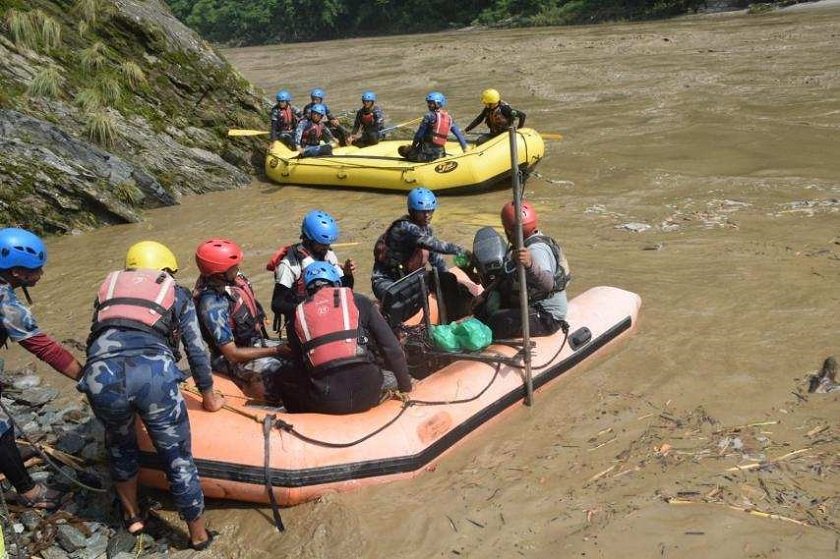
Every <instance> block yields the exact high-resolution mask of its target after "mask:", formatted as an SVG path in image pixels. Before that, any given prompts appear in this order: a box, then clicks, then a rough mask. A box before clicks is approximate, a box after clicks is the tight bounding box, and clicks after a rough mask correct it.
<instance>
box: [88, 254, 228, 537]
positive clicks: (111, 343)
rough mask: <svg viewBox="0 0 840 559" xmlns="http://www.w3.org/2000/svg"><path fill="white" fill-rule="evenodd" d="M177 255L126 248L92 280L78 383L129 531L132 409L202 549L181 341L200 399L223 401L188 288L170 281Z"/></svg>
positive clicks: (136, 510)
mask: <svg viewBox="0 0 840 559" xmlns="http://www.w3.org/2000/svg"><path fill="white" fill-rule="evenodd" d="M177 271H178V263H177V262H176V261H175V256H174V255H173V254H172V252H171V251H170V250H169V249H168V248H166V247H165V246H164V245H162V244H160V243H156V242H154V241H142V242H140V243H137V244H135V245H133V246H132V247H131V248H129V249H128V253H127V254H126V257H125V270H124V271H116V272H111V273H110V274H109V275H108V277H107V278H106V279H105V281H104V282H103V283H102V285H101V286H100V288H99V295H98V296H97V299H96V301H95V303H94V315H93V324H92V326H91V331H90V336H89V337H88V345H87V363H86V364H85V370H84V377H83V378H82V380H81V381H80V382H79V385H78V389H79V390H80V391H81V392H84V393H85V394H87V398H88V401H89V402H90V406H91V408H92V409H93V413H94V414H95V415H96V417H97V419H99V420H100V421H101V422H102V424H103V425H104V426H105V448H106V450H107V453H108V457H109V463H110V468H111V475H112V477H113V478H114V486H115V489H116V492H117V495H118V496H119V498H120V502H121V503H122V508H123V521H124V524H125V528H126V530H128V531H129V533H131V534H138V533H140V532H142V531H143V529H144V522H145V520H144V518H143V516H142V514H141V512H140V507H139V505H138V503H137V474H138V471H139V463H138V455H139V449H138V447H137V431H136V429H135V426H134V423H135V418H136V417H137V416H138V415H139V416H140V419H141V420H142V421H143V424H144V425H145V426H146V430H147V431H148V433H149V436H150V437H151V439H152V441H153V443H154V446H155V449H156V450H157V454H158V456H159V457H160V461H161V464H162V465H163V467H164V470H165V472H166V477H167V479H168V480H169V485H170V493H171V494H172V497H173V499H174V501H175V506H176V507H177V508H178V511H179V512H180V513H181V517H182V518H184V519H185V520H186V522H187V527H188V528H189V532H190V546H191V547H192V548H193V549H204V548H206V547H207V546H208V545H210V542H211V540H212V539H213V535H212V533H211V532H208V531H207V530H206V528H205V526H204V520H203V519H202V517H201V514H202V512H203V510H204V494H203V493H202V490H201V485H200V484H199V479H198V469H197V468H196V465H195V462H194V461H193V457H192V453H191V451H190V422H189V416H188V415H187V406H186V404H185V403H184V398H183V397H182V396H181V391H180V390H179V387H178V385H179V384H180V383H181V381H183V380H184V374H183V372H182V371H181V370H180V369H179V368H178V366H177V362H178V361H179V359H180V357H181V356H180V354H179V353H178V350H179V346H180V344H181V342H183V345H184V349H185V350H186V353H187V361H188V362H189V364H190V370H191V371H192V376H193V378H194V379H195V384H196V386H197V387H198V389H199V391H200V392H201V396H202V406H203V407H204V409H206V410H207V411H211V412H215V411H218V410H220V409H221V408H222V406H223V405H224V399H223V398H222V397H221V396H218V395H216V394H215V393H214V392H213V376H212V373H211V370H210V357H209V356H208V354H207V346H206V345H205V343H204V340H202V338H201V330H200V328H199V325H198V318H197V316H196V312H195V306H194V305H193V300H192V296H191V294H190V292H189V290H187V289H185V288H184V287H181V286H180V285H178V284H176V283H175V279H174V278H173V275H174V274H175V272H177Z"/></svg>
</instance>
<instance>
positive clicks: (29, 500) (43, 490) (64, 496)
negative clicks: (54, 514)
mask: <svg viewBox="0 0 840 559" xmlns="http://www.w3.org/2000/svg"><path fill="white" fill-rule="evenodd" d="M35 488H36V489H37V491H36V492H35V495H34V496H32V497H27V496H26V495H24V494H23V493H18V496H17V500H18V503H20V504H21V505H23V506H24V507H27V508H31V509H43V510H54V509H57V508H58V507H60V506H61V505H63V504H64V503H65V502H67V500H69V499H70V497H71V496H72V493H62V492H61V491H58V490H56V489H50V488H49V487H47V486H46V485H44V484H43V483H39V484H37V485H35Z"/></svg>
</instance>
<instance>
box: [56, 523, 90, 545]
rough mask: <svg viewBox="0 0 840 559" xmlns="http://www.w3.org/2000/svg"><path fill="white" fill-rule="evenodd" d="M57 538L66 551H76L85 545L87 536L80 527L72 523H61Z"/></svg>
mask: <svg viewBox="0 0 840 559" xmlns="http://www.w3.org/2000/svg"><path fill="white" fill-rule="evenodd" d="M56 540H57V541H58V545H60V546H61V547H62V548H63V549H64V550H65V551H76V550H77V549H81V548H83V547H84V546H85V544H86V542H87V538H86V537H85V535H84V534H83V533H81V532H80V531H79V529H78V528H76V527H75V526H72V525H70V524H61V525H59V527H58V533H57V534H56Z"/></svg>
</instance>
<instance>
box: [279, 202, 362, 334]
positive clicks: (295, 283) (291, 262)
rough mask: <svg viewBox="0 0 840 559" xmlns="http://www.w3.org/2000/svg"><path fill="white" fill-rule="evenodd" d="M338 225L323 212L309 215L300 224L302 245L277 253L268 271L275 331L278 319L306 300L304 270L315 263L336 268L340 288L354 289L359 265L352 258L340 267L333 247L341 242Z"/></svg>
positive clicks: (288, 318) (287, 315) (287, 318)
mask: <svg viewBox="0 0 840 559" xmlns="http://www.w3.org/2000/svg"><path fill="white" fill-rule="evenodd" d="M339 233H340V231H339V227H338V222H336V220H335V218H333V216H331V215H330V214H328V213H327V212H325V211H323V210H312V211H310V212H309V213H307V214H306V215H305V216H304V218H303V222H302V223H301V225H300V242H299V243H297V244H294V245H291V246H286V247H283V248H281V249H280V250H278V251H277V252H276V253H274V256H272V258H271V260H270V261H269V262H268V264H266V269H267V270H268V271H270V272H274V281H275V284H274V294H273V295H272V297H271V310H273V311H274V316H275V320H274V324H275V329H278V328H279V326H280V325H279V320H278V319H279V317H281V316H283V317H285V318H286V322H288V321H289V320H290V319H291V316H292V313H294V311H295V307H297V306H298V304H299V303H300V302H301V301H303V300H304V299H305V298H306V285H305V283H304V280H303V270H304V268H306V267H307V266H309V265H310V264H312V263H313V262H325V263H327V264H329V265H330V266H332V267H333V268H334V269H335V273H336V274H337V276H338V278H339V280H340V281H341V285H342V286H344V287H349V288H352V287H353V273H354V272H355V271H356V263H355V262H353V260H351V259H349V258H348V259H347V260H345V261H344V265H343V266H340V265H339V263H338V257H337V256H336V255H335V252H333V251H332V249H331V248H330V245H331V244H333V243H334V242H336V241H337V240H338V235H339Z"/></svg>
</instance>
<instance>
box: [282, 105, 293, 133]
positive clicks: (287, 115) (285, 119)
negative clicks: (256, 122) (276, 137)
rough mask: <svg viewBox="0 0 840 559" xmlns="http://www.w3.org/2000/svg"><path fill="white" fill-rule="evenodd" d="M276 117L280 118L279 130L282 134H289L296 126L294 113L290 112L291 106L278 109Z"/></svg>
mask: <svg viewBox="0 0 840 559" xmlns="http://www.w3.org/2000/svg"><path fill="white" fill-rule="evenodd" d="M278 115H279V116H280V123H281V124H280V130H283V131H284V132H291V131H293V130H294V129H295V127H296V126H297V119H296V118H295V113H294V112H293V111H292V106H291V105H289V104H286V108H285V109H280V110H279V111H278Z"/></svg>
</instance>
